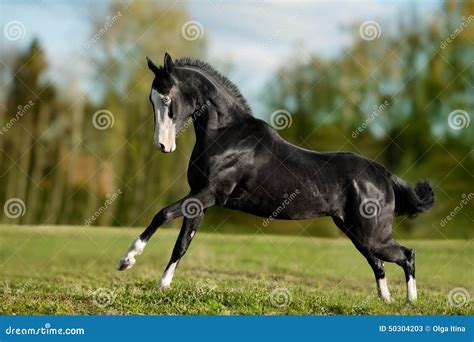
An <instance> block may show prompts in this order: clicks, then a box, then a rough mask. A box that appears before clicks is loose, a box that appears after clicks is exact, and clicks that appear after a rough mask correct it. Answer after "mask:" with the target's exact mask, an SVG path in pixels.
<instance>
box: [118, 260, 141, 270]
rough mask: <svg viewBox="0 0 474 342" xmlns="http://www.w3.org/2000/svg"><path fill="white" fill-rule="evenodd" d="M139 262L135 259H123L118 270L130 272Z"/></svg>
mask: <svg viewBox="0 0 474 342" xmlns="http://www.w3.org/2000/svg"><path fill="white" fill-rule="evenodd" d="M136 262H137V261H136V260H135V258H127V259H122V260H120V261H119V263H118V265H117V269H118V270H119V271H125V270H128V269H130V268H132V267H133V266H134V265H135V263H136Z"/></svg>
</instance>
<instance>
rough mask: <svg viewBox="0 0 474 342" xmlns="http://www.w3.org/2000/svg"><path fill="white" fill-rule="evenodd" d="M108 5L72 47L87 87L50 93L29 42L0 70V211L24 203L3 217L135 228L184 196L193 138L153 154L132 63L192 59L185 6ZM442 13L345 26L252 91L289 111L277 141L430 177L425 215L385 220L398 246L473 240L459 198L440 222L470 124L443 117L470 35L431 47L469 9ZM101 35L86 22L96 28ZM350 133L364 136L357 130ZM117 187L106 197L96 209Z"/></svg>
mask: <svg viewBox="0 0 474 342" xmlns="http://www.w3.org/2000/svg"><path fill="white" fill-rule="evenodd" d="M91 6H94V5H93V4H91ZM110 6H111V7H110V8H109V14H110V16H111V17H115V18H116V20H114V23H113V25H110V27H108V29H107V31H106V32H105V34H102V35H101V36H100V39H97V40H96V41H95V42H94V43H93V44H89V45H87V46H86V47H84V48H85V50H84V51H83V54H84V56H85V57H87V61H86V62H87V64H88V65H94V66H95V70H94V77H93V80H91V83H90V85H91V89H89V91H88V92H86V93H84V91H83V90H81V88H80V87H78V85H77V84H76V83H74V82H70V83H68V84H66V85H65V86H64V87H62V88H61V91H58V90H57V89H55V88H54V87H53V85H52V84H53V82H52V80H51V79H49V77H48V71H49V69H48V62H47V58H46V56H45V54H44V52H43V50H42V47H41V46H40V44H39V43H38V42H37V41H33V42H32V44H31V46H29V47H28V48H27V49H26V50H25V51H22V52H15V51H13V52H11V55H12V56H13V57H12V58H10V60H11V63H9V64H11V65H9V67H10V69H11V70H10V74H11V75H7V76H8V77H6V76H5V75H4V74H5V68H3V67H2V69H1V70H0V71H1V72H2V74H1V76H2V78H1V79H2V80H3V79H4V78H5V79H9V78H11V77H13V81H12V82H11V85H10V87H9V89H8V93H7V96H6V98H5V99H4V100H5V101H4V102H5V103H1V104H0V125H1V126H3V127H5V125H7V124H9V122H10V121H11V120H12V119H14V120H16V121H15V124H13V125H11V128H9V130H8V131H7V132H5V133H4V134H1V135H0V172H1V176H0V203H2V204H3V203H5V202H6V201H7V200H8V199H11V198H19V199H21V200H22V201H23V202H24V203H25V204H26V211H25V213H24V215H23V216H19V217H17V218H8V217H7V216H2V222H7V223H21V224H43V223H46V224H82V225H83V224H85V222H86V220H88V219H89V218H90V217H91V216H92V215H94V214H95V212H97V211H98V210H101V214H100V215H99V217H98V218H97V219H96V220H94V221H93V222H92V224H94V225H113V226H129V225H133V226H135V225H140V226H144V225H147V224H148V223H149V221H150V220H151V218H152V217H153V216H154V215H155V214H156V212H157V211H158V210H159V209H161V208H162V207H163V206H165V205H168V204H170V203H172V202H173V201H175V200H176V199H178V198H180V197H182V196H183V195H185V194H186V193H187V191H188V185H187V181H186V169H187V164H188V160H189V157H190V153H191V148H192V145H193V140H194V138H193V130H192V128H190V129H187V130H186V131H185V132H184V134H182V135H181V136H180V137H179V140H178V149H177V151H176V152H174V153H173V154H167V155H163V154H161V153H159V152H157V151H156V150H155V149H154V148H153V146H152V134H153V130H152V122H153V118H152V113H151V106H150V104H149V103H148V100H147V96H148V93H149V91H150V89H149V88H150V84H151V81H152V78H153V75H152V73H151V72H149V70H148V69H147V67H146V64H145V56H147V55H148V56H150V57H152V58H153V59H154V60H155V62H157V63H161V59H162V56H163V54H164V53H165V51H167V52H169V53H170V54H171V55H172V56H175V57H178V56H189V57H195V58H199V57H203V56H205V53H206V40H205V39H204V38H203V39H198V40H195V41H188V40H186V39H183V37H182V36H181V29H182V27H183V24H184V23H185V22H186V21H188V20H189V19H190V15H189V13H188V12H187V10H186V8H185V7H184V5H181V4H176V5H175V6H173V7H172V8H165V7H164V5H163V4H160V3H159V2H150V1H134V2H127V1H125V2H120V1H115V2H112V3H111V5H110ZM444 11H445V16H443V18H448V20H444V19H443V20H441V18H437V17H436V16H434V17H433V18H432V19H431V20H426V21H424V20H420V18H418V17H417V16H416V15H413V17H410V16H407V17H408V19H406V18H400V25H399V27H398V30H397V32H396V33H395V34H393V35H390V34H385V32H384V34H382V35H381V36H380V37H379V38H378V39H376V40H372V41H365V40H363V39H361V37H360V36H359V35H358V31H359V30H358V27H357V25H355V27H354V28H353V30H352V32H354V35H355V37H354V38H355V39H354V43H353V45H351V46H349V47H347V49H346V50H345V51H344V52H343V53H342V54H341V56H338V57H335V58H332V59H328V58H322V57H320V56H309V58H308V59H307V60H306V61H305V62H301V61H300V60H299V59H298V56H297V55H296V56H295V58H290V59H289V62H288V66H287V67H285V68H283V69H282V70H280V72H279V73H278V74H277V75H278V77H276V78H275V80H273V81H272V82H270V84H269V86H268V87H266V88H265V99H266V103H267V105H268V109H269V110H268V112H269V113H271V112H273V111H274V110H276V109H286V110H288V111H289V112H291V114H292V120H293V124H292V126H291V127H290V128H288V129H285V130H281V131H279V132H280V134H282V135H283V136H284V137H285V138H287V139H288V140H289V141H291V142H293V143H295V144H298V145H300V146H302V147H304V148H309V149H313V150H319V151H329V150H352V151H356V152H359V153H361V154H363V155H365V156H367V157H370V158H373V159H375V160H378V161H380V162H381V163H383V164H384V165H386V166H387V167H388V168H389V169H390V170H391V171H392V172H393V173H395V174H397V175H399V176H402V177H403V178H405V179H406V180H408V181H409V182H411V183H412V184H413V183H414V182H415V181H417V180H419V179H425V178H426V179H428V180H429V181H430V182H431V184H432V185H433V187H434V190H435V194H436V205H435V207H434V209H433V211H432V212H430V213H429V214H424V215H422V216H421V217H420V218H419V219H417V220H407V219H404V218H399V219H396V221H395V225H394V226H395V227H396V228H395V232H396V236H397V238H400V237H401V238H428V237H430V238H444V237H453V238H472V237H473V234H474V230H473V229H472V227H473V225H472V217H474V213H473V203H472V200H469V201H468V204H467V205H464V206H463V208H462V209H461V210H459V211H456V214H455V215H454V217H453V219H452V220H450V221H449V222H448V224H446V225H443V224H442V222H443V219H445V218H446V216H448V215H450V214H451V213H453V212H454V211H455V210H456V208H457V207H459V205H460V203H461V202H462V201H463V199H464V197H462V195H463V194H465V195H467V194H469V193H471V192H472V185H471V184H472V177H473V175H472V170H474V158H473V156H472V151H471V150H472V146H473V144H474V140H473V139H474V134H473V133H472V132H473V130H472V123H471V125H470V126H468V127H466V128H464V129H461V130H453V129H451V128H450V127H449V125H448V114H449V113H450V112H451V111H453V110H455V109H463V110H465V111H466V112H467V113H469V115H470V116H471V118H472V115H473V113H474V102H473V96H472V84H473V83H474V74H473V70H474V69H473V68H472V67H471V66H472V60H473V57H474V55H473V54H474V49H472V43H471V41H472V40H473V30H472V28H473V27H474V26H473V25H472V24H471V25H470V26H468V28H466V29H465V30H464V31H463V32H462V33H461V34H459V35H458V36H457V37H456V38H455V39H454V40H452V42H450V43H449V44H446V46H443V47H441V45H440V42H443V41H444V40H445V39H446V37H449V36H450V34H451V33H452V32H454V31H455V30H456V28H457V27H459V24H460V22H461V20H462V15H463V14H464V15H465V16H469V14H470V13H472V2H447V3H446V5H445V8H444ZM103 27H104V22H102V21H100V20H99V21H97V22H96V23H95V32H101V29H103ZM2 55H3V52H2ZM74 67H75V66H74V65H73V66H72V68H74ZM282 75H283V76H284V77H283V76H282ZM2 100H3V96H2ZM30 101H32V105H30V106H29V107H28V110H26V109H25V108H26V107H27V105H28V104H29V103H30ZM385 103H387V105H385ZM382 105H383V106H384V107H383V108H382V109H380V106H382ZM19 106H21V110H20V107H19ZM100 110H106V111H108V112H110V113H111V115H112V117H113V125H111V127H109V128H107V129H105V130H98V129H96V128H95V127H94V125H93V119H94V114H96V113H97V112H98V111H100ZM23 111H24V114H22V115H20V116H19V114H18V113H19V112H20V113H23ZM257 114H259V113H257ZM363 125H364V126H363ZM360 127H364V129H362V130H361V131H360V132H359V131H358V130H357V129H358V128H360ZM354 132H356V134H354ZM119 190H120V192H121V194H120V195H119V196H118V198H117V199H116V200H114V201H113V202H112V203H110V204H108V205H107V208H105V209H104V210H102V209H103V208H104V203H106V202H107V201H108V200H110V198H111V196H112V195H113V194H116V193H117V191H119ZM206 216H207V217H206V221H205V225H204V227H203V228H202V229H204V230H207V231H210V232H214V231H217V232H226V233H229V232H231V233H239V232H240V233H251V234H254V233H261V232H264V233H266V232H275V233H279V234H294V235H300V236H314V235H317V236H326V237H337V236H339V235H340V233H339V231H338V230H337V228H335V227H334V225H333V223H332V222H331V221H330V220H329V219H318V220H308V221H299V222H292V221H279V222H273V223H272V224H271V225H269V226H268V227H263V225H262V219H261V218H256V217H252V216H250V215H246V214H243V213H236V212H230V211H229V210H223V209H221V208H212V210H209V211H208V214H207V215H206ZM230 222H234V223H236V225H230V224H229V223H230ZM176 224H178V223H176Z"/></svg>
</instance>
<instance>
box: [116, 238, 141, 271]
mask: <svg viewBox="0 0 474 342" xmlns="http://www.w3.org/2000/svg"><path fill="white" fill-rule="evenodd" d="M145 246H146V242H145V241H142V240H141V239H140V238H139V237H138V238H136V239H135V240H133V242H132V245H131V246H130V248H129V249H128V250H127V252H126V253H125V255H124V256H123V257H122V259H120V262H119V264H118V266H117V268H118V269H122V265H124V264H125V265H126V268H125V269H129V268H131V267H132V266H133V265H135V262H136V260H135V256H136V255H140V254H142V252H143V249H144V248H145Z"/></svg>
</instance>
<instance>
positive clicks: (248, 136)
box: [118, 54, 434, 301]
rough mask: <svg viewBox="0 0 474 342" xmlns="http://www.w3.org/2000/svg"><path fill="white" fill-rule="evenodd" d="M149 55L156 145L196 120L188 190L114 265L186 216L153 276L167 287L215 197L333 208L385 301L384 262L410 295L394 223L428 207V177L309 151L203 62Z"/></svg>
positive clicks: (305, 215) (286, 214) (251, 205)
mask: <svg viewBox="0 0 474 342" xmlns="http://www.w3.org/2000/svg"><path fill="white" fill-rule="evenodd" d="M147 62H148V67H149V68H150V70H151V71H152V72H153V73H154V75H155V78H154V80H153V84H152V87H151V94H150V101H151V103H152V106H153V112H154V124H155V126H154V144H155V146H156V147H158V148H160V149H161V150H162V151H163V152H172V151H174V150H175V148H176V143H175V139H176V136H177V134H179V132H180V131H181V130H182V128H183V127H184V126H185V125H186V124H187V122H188V121H189V120H193V122H194V130H195V134H196V144H195V146H194V150H193V152H192V155H191V160H190V162H189V167H188V183H189V186H190V188H191V191H190V193H189V194H188V195H187V196H185V197H183V198H182V199H180V200H179V201H177V202H175V203H173V204H171V205H170V206H168V207H166V208H164V209H162V210H160V212H158V214H156V215H155V217H154V218H153V220H152V221H151V223H150V225H149V226H148V227H147V228H146V230H145V231H144V232H143V233H142V234H141V235H140V236H139V237H138V238H137V239H136V240H134V242H133V243H132V245H131V247H130V248H129V250H128V251H127V252H126V254H125V255H124V256H123V258H122V259H121V260H120V262H119V264H118V269H119V270H125V269H128V268H131V267H132V266H133V265H134V264H135V256H136V255H139V254H141V253H142V251H143V249H144V247H145V245H146V243H147V242H148V240H149V239H150V238H151V237H152V235H153V234H154V233H155V232H156V230H157V229H158V228H159V227H160V226H161V225H162V224H164V223H166V222H169V221H171V220H173V219H175V218H177V217H181V216H184V221H183V225H182V228H181V231H180V233H179V237H178V239H177V241H176V245H175V247H174V250H173V253H172V256H171V260H170V262H169V264H168V265H167V267H166V269H165V272H164V274H163V277H162V278H161V280H160V284H159V286H160V287H169V286H170V284H171V280H172V278H173V274H174V272H175V270H176V267H177V265H178V263H179V260H180V259H181V257H182V256H183V255H184V253H185V252H186V250H187V248H188V246H189V244H190V242H191V240H192V238H193V237H194V235H195V233H196V231H197V229H198V227H199V224H200V223H201V221H202V219H203V217H204V214H205V212H206V209H207V208H209V207H212V206H214V205H218V206H222V207H226V208H231V209H237V210H241V211H244V212H247V213H251V214H254V215H258V216H261V217H272V218H276V219H286V220H298V219H309V218H313V217H318V216H331V217H332V218H333V220H334V222H335V224H336V225H337V226H338V227H339V228H340V229H341V230H342V231H343V232H344V233H345V234H346V235H347V236H348V237H349V238H350V239H351V241H352V242H353V243H354V245H355V247H356V248H357V249H358V250H359V251H360V253H362V255H363V256H364V257H365V258H366V259H367V261H368V263H369V265H370V266H371V267H372V269H373V271H374V273H375V279H376V281H377V288H378V292H379V295H380V296H381V298H382V299H383V300H385V301H391V297H390V293H389V290H388V287H387V282H386V279H385V271H384V261H388V262H394V263H397V264H398V265H400V266H401V267H403V270H404V272H405V277H406V281H407V296H408V300H409V301H413V300H415V299H416V296H417V295H416V283H415V260H414V252H413V250H412V249H410V248H407V247H405V246H402V245H400V244H398V243H397V242H396V241H394V240H393V238H392V221H393V216H394V214H397V215H406V216H409V217H414V216H415V215H417V214H418V213H421V212H425V211H427V210H429V209H430V208H431V207H432V206H433V204H434V194H433V191H432V189H431V187H430V186H429V184H428V183H427V182H425V181H423V182H418V183H417V184H416V186H415V188H414V189H412V188H411V187H410V186H409V185H408V184H407V183H405V182H404V181H403V180H401V179H400V178H398V177H397V176H394V175H392V174H391V173H390V172H389V171H388V170H387V169H385V168H384V167H383V166H382V165H380V164H378V163H376V162H374V161H372V160H369V159H367V158H364V157H362V156H360V155H357V154H355V153H350V152H337V153H334V152H331V153H321V152H314V151H309V150H305V149H303V148H300V147H298V146H295V145H292V144H290V143H288V142H287V141H285V140H283V139H282V138H281V137H280V136H279V135H278V134H277V132H276V131H275V130H274V129H273V128H272V127H271V126H269V125H268V124H267V123H265V122H264V121H262V120H259V119H256V118H254V117H253V116H252V114H251V110H250V108H249V106H248V105H247V103H246V101H245V99H244V98H243V97H242V95H241V94H240V92H239V90H238V89H237V87H236V86H235V85H234V84H232V83H231V82H230V81H229V80H228V79H226V78H225V77H223V76H222V75H220V74H219V73H218V72H216V71H215V70H214V69H213V68H212V67H211V66H209V65H208V64H206V63H203V62H200V61H196V60H191V59H189V58H183V59H178V60H176V61H174V62H173V60H172V59H171V57H170V56H169V55H168V54H165V57H164V65H163V66H162V67H158V66H156V65H155V64H154V63H153V62H152V61H151V60H150V59H148V58H147ZM290 193H291V194H292V195H293V196H292V197H291V200H289V199H288V194H290ZM282 203H285V205H284V206H282ZM277 208H278V209H279V210H276V209H277Z"/></svg>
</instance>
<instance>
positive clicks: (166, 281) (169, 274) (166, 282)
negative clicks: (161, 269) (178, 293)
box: [160, 262, 178, 288]
mask: <svg viewBox="0 0 474 342" xmlns="http://www.w3.org/2000/svg"><path fill="white" fill-rule="evenodd" d="M177 264H178V263H177V262H175V263H172V264H171V265H170V267H168V269H167V270H166V271H165V273H163V276H162V277H161V280H160V287H161V288H166V287H169V286H170V284H171V281H172V280H173V275H174V271H175V270H176V266H177Z"/></svg>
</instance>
